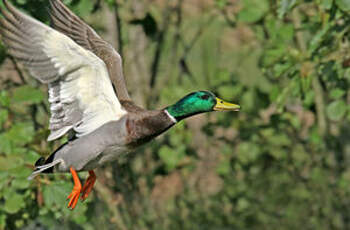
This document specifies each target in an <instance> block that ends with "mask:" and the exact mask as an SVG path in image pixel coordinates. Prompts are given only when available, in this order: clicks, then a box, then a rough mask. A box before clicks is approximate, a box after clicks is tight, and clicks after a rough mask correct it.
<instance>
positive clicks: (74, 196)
mask: <svg viewBox="0 0 350 230" xmlns="http://www.w3.org/2000/svg"><path fill="white" fill-rule="evenodd" d="M70 172H71V173H72V176H73V181H74V187H73V190H72V192H71V194H70V195H69V196H68V197H67V200H68V199H70V201H69V203H68V208H70V209H71V210H73V209H74V208H75V206H76V205H77V203H78V200H79V196H80V192H81V183H80V180H79V177H78V175H77V172H76V171H75V170H74V169H73V168H72V167H71V168H70Z"/></svg>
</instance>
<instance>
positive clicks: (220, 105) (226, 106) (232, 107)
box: [214, 98, 241, 111]
mask: <svg viewBox="0 0 350 230" xmlns="http://www.w3.org/2000/svg"><path fill="white" fill-rule="evenodd" d="M240 108H241V107H240V106H239V105H236V104H232V103H229V102H226V101H224V100H222V99H220V98H216V105H215V106H214V110H215V111H239V109H240Z"/></svg>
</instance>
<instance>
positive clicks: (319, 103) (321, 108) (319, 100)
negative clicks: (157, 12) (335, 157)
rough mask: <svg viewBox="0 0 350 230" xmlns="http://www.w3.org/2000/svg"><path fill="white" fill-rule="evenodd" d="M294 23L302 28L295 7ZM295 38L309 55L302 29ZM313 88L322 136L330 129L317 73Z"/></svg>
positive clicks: (296, 33) (305, 53)
mask: <svg viewBox="0 0 350 230" xmlns="http://www.w3.org/2000/svg"><path fill="white" fill-rule="evenodd" d="M292 16H293V24H294V27H295V28H302V27H301V21H300V15H299V10H298V8H295V9H294V10H293V12H292ZM295 38H296V42H297V45H298V47H299V49H300V51H301V52H302V54H303V55H304V56H306V55H307V46H306V42H305V38H304V34H303V32H302V30H297V31H296V32H295ZM312 88H313V90H314V92H315V105H316V114H317V125H318V131H319V134H320V135H321V136H324V135H325V134H326V132H327V129H328V124H327V119H326V115H325V102H324V92H323V88H322V85H321V83H320V79H319V76H318V75H317V74H315V76H314V77H313V79H312Z"/></svg>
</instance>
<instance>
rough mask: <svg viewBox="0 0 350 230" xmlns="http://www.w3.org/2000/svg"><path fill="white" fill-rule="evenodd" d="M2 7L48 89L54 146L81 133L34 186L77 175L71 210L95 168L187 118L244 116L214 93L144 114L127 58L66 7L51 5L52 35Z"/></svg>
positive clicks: (13, 49)
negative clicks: (132, 93)
mask: <svg viewBox="0 0 350 230" xmlns="http://www.w3.org/2000/svg"><path fill="white" fill-rule="evenodd" d="M3 2H4V6H5V8H6V10H5V9H3V8H1V9H0V10H1V13H2V15H3V18H1V19H0V27H1V28H0V34H1V37H2V41H3V42H4V44H5V45H6V46H7V48H8V53H9V54H10V55H12V56H13V57H14V58H15V59H16V60H18V61H19V62H21V63H22V64H23V65H24V66H25V67H26V68H27V69H28V71H29V72H30V74H31V76H33V77H34V78H36V79H37V80H39V81H40V82H42V83H45V84H48V91H49V99H48V100H49V102H50V111H51V118H50V126H49V129H50V135H49V137H48V141H53V140H56V139H58V138H60V137H62V136H64V135H66V134H68V133H69V132H73V133H74V135H73V136H71V137H70V138H69V140H68V141H67V142H66V143H65V144H63V145H62V146H60V147H59V148H58V149H57V150H56V151H54V152H53V153H52V154H51V155H50V156H49V157H48V158H47V159H45V158H40V159H39V160H38V161H37V162H36V164H35V169H34V172H33V173H32V174H31V176H30V179H32V178H34V177H35V176H37V175H39V174H41V173H44V174H45V173H59V172H61V173H65V172H70V173H71V174H72V176H73V181H74V187H73V190H72V192H71V193H70V195H69V196H68V199H69V202H68V208H70V209H74V207H75V206H76V204H77V202H78V200H79V197H80V195H81V199H82V200H85V199H86V198H87V197H88V195H89V193H90V192H91V190H92V188H93V186H94V183H95V180H96V176H95V173H94V171H93V170H94V169H96V168H98V167H100V166H102V165H104V164H105V163H107V162H110V161H113V160H115V159H117V158H118V157H119V156H120V155H123V154H126V153H128V152H131V151H134V150H135V149H136V148H137V147H139V146H140V145H143V144H145V143H147V142H149V141H151V140H152V139H153V138H155V137H156V136H158V135H160V134H161V133H163V132H165V131H166V130H168V129H169V128H171V127H172V126H173V125H175V124H176V123H178V122H180V121H181V120H183V119H185V118H187V117H190V116H193V115H195V114H199V113H205V112H211V111H238V110H239V109H240V106H239V105H236V104H231V103H228V102H225V101H223V100H221V99H219V98H217V97H216V96H215V95H214V94H213V93H211V92H208V91H197V92H193V93H190V94H188V95H187V96H185V97H183V98H182V99H181V100H179V101H178V102H176V103H175V104H173V105H170V106H167V107H165V108H164V109H160V110H145V109H143V108H140V107H138V106H137V105H135V104H134V103H133V102H132V100H131V99H130V97H129V94H128V91H127V89H126V85H125V81H124V76H123V72H122V59H121V57H120V55H119V54H118V53H117V52H116V51H115V50H114V49H113V48H112V46H111V45H110V44H108V43H107V42H105V41H104V40H102V39H101V38H100V37H99V35H97V33H96V32H95V31H94V30H93V29H92V28H91V27H89V26H88V25H87V24H85V23H84V22H83V21H82V20H81V19H79V18H78V17H77V16H76V15H74V14H73V13H72V12H71V11H70V10H69V9H68V8H67V7H66V6H65V5H63V3H62V2H61V1H59V0H50V4H51V19H52V25H53V28H51V27H49V26H47V25H45V24H43V23H41V22H39V21H37V20H35V19H33V18H31V17H29V16H27V15H25V14H24V13H21V12H20V11H19V10H17V9H16V8H15V7H13V6H12V5H11V4H10V3H9V2H8V1H7V0H3ZM112 82H113V83H114V84H112ZM113 86H114V87H115V88H113ZM81 171H88V172H89V176H88V178H87V180H86V181H85V184H84V186H82V184H81V182H80V180H79V177H78V175H77V172H81Z"/></svg>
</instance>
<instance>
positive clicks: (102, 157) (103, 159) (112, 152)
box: [82, 145, 131, 171]
mask: <svg viewBox="0 0 350 230" xmlns="http://www.w3.org/2000/svg"><path fill="white" fill-rule="evenodd" d="M130 151H131V150H130V149H129V148H127V147H125V146H119V145H115V146H110V147H107V148H106V149H105V150H104V151H103V152H102V153H100V154H99V155H98V156H97V157H96V158H95V159H92V160H91V161H89V162H88V163H87V164H86V165H85V166H84V168H83V169H82V171H87V170H93V169H95V168H98V167H101V166H103V165H105V164H106V163H108V162H112V161H115V160H116V159H117V158H118V157H120V156H121V155H126V154H127V153H129V152H130Z"/></svg>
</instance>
